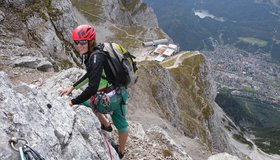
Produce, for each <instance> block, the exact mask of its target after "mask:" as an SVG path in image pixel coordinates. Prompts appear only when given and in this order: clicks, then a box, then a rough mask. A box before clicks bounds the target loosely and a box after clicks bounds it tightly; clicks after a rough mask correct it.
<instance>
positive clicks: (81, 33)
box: [72, 24, 96, 41]
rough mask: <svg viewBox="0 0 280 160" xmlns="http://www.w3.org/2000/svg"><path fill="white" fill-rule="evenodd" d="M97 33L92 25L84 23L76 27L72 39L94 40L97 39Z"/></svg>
mask: <svg viewBox="0 0 280 160" xmlns="http://www.w3.org/2000/svg"><path fill="white" fill-rule="evenodd" d="M95 37H96V33H95V30H94V28H93V27H92V26H90V25H87V24H82V25H79V26H78V27H76V28H75V29H74V30H73V32H72V40H73V41H77V40H88V41H90V40H92V39H95Z"/></svg>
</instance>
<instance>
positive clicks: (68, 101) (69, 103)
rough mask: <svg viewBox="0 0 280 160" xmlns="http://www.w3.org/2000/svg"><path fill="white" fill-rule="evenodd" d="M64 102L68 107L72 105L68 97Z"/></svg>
mask: <svg viewBox="0 0 280 160" xmlns="http://www.w3.org/2000/svg"><path fill="white" fill-rule="evenodd" d="M65 102H66V103H67V104H68V105H69V106H70V107H72V106H73V104H72V101H71V100H70V99H67V100H66V101H65Z"/></svg>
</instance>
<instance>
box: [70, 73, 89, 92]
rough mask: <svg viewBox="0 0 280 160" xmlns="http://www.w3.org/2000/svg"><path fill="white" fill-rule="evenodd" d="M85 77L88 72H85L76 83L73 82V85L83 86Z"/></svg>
mask: <svg viewBox="0 0 280 160" xmlns="http://www.w3.org/2000/svg"><path fill="white" fill-rule="evenodd" d="M87 78H88V74H87V73H86V74H84V75H83V77H81V78H80V79H79V80H78V81H77V82H76V83H74V84H73V87H74V88H75V89H79V88H80V87H81V86H83V85H84V84H85V82H86V81H87Z"/></svg>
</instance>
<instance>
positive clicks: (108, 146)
mask: <svg viewBox="0 0 280 160" xmlns="http://www.w3.org/2000/svg"><path fill="white" fill-rule="evenodd" d="M101 133H102V131H101ZM102 135H103V138H104V141H105V143H106V145H107V148H108V149H109V154H110V159H111V160H112V159H113V157H112V152H111V148H110V145H109V143H108V141H107V139H106V137H105V136H104V134H103V133H102Z"/></svg>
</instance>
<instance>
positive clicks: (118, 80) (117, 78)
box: [100, 43, 138, 88]
mask: <svg viewBox="0 0 280 160" xmlns="http://www.w3.org/2000/svg"><path fill="white" fill-rule="evenodd" d="M100 48H101V49H102V50H103V51H104V54H105V55H106V57H107V60H108V63H109V66H110V68H111V70H112V73H113V77H114V80H111V81H110V83H112V84H114V85H115V86H118V87H126V88H127V87H131V86H132V85H133V84H135V83H136V82H137V79H138V76H137V74H136V73H137V70H138V68H137V65H136V62H135V61H134V60H133V59H135V57H134V56H133V55H131V54H130V53H129V52H128V51H127V50H126V49H124V48H123V47H122V46H121V45H119V44H116V43H103V44H100Z"/></svg>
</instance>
